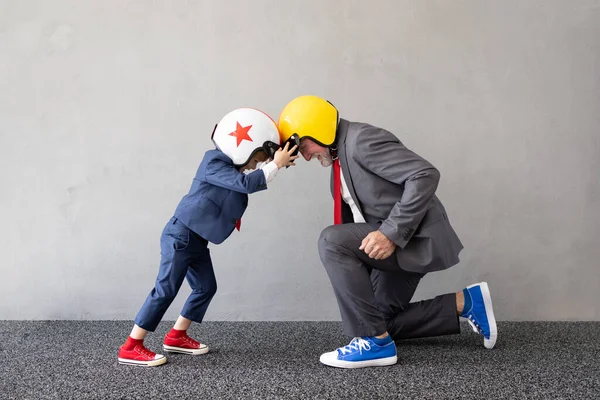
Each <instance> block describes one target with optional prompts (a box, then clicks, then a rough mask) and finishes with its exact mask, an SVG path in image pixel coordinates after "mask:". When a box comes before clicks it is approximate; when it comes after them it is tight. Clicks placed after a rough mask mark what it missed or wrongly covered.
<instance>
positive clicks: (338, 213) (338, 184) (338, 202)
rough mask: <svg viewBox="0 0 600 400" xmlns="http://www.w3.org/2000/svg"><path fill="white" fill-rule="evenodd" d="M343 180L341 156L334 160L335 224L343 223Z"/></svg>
mask: <svg viewBox="0 0 600 400" xmlns="http://www.w3.org/2000/svg"><path fill="white" fill-rule="evenodd" d="M341 188H342V180H341V175H340V160H339V158H338V159H336V160H335V161H334V162H333V224H334V225H338V224H341V223H342V194H341Z"/></svg>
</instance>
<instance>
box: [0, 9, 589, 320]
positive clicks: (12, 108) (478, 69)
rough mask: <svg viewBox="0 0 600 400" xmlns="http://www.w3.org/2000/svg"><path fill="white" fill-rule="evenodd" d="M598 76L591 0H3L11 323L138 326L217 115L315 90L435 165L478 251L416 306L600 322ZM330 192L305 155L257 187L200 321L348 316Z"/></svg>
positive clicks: (1, 156)
mask: <svg viewBox="0 0 600 400" xmlns="http://www.w3.org/2000/svg"><path fill="white" fill-rule="evenodd" d="M599 71H600V2H599V1H597V0H596V1H584V0H581V1H547V0H531V1H518V0H508V1H500V0H497V1H491V2H489V1H485V2H484V1H476V0H469V1H408V0H407V1H398V0H386V1H371V2H364V1H358V0H352V1H341V0H340V1H322V0H321V1H317V0H310V1H306V0H302V1H301V0H293V1H279V0H271V1H267V0H254V1H243V0H237V1H191V0H189V1H183V0H157V1H153V2H149V1H142V0H130V1H121V0H119V1H117V0H109V1H104V0H102V1H101V0H90V1H75V0H73V1H67V0H54V1H33V0H14V1H7V0H0V221H2V226H3V229H2V230H1V231H0V232H1V233H0V254H1V255H2V257H1V258H0V271H1V276H2V279H1V282H2V290H1V291H0V318H1V319H131V318H133V317H134V315H135V313H136V312H137V310H138V308H139V306H140V305H141V303H142V302H143V300H144V298H145V296H146V294H147V292H148V291H149V290H150V288H151V287H152V284H153V282H154V279H155V274H156V271H157V268H158V262H159V251H160V250H159V246H158V241H159V235H160V232H161V229H162V227H163V226H164V224H165V223H166V221H167V220H168V219H169V217H170V216H171V215H172V212H173V210H174V209H175V206H176V205H177V202H178V201H179V199H180V198H181V197H182V196H183V195H184V194H185V193H186V192H187V189H188V187H189V184H190V182H191V178H192V177H193V175H194V172H195V170H196V167H197V164H198V163H199V161H200V159H201V157H202V154H203V153H204V151H205V150H206V149H208V148H209V147H211V142H210V140H209V136H210V133H211V131H212V127H213V124H214V123H215V122H216V121H217V120H218V119H219V118H220V117H221V116H222V115H223V114H224V113H226V112H227V111H229V110H230V109H232V108H236V107H240V106H254V107H258V108H262V109H264V110H265V111H267V112H268V113H271V114H272V115H273V116H274V117H275V118H276V117H277V115H278V113H279V111H280V110H281V108H282V107H283V106H284V105H285V103H286V102H287V101H289V100H290V99H291V98H293V97H295V96H297V95H301V94H307V93H312V94H317V95H320V96H324V97H326V98H328V99H330V100H331V101H332V102H334V103H335V104H336V105H337V106H338V107H339V109H340V110H341V114H342V116H343V117H345V118H347V119H351V120H359V121H366V122H370V123H373V124H375V125H379V126H382V127H385V128H388V129H390V130H391V131H393V132H394V133H395V134H396V135H397V136H398V137H399V138H401V140H403V141H404V142H405V144H406V145H407V146H409V147H410V148H412V149H413V150H415V151H416V152H418V153H420V154H421V155H422V156H424V157H425V158H427V159H428V160H430V161H431V162H432V163H433V164H434V165H436V166H437V167H438V168H439V169H440V171H441V173H442V181H441V185H440V188H439V192H438V194H439V196H440V197H441V199H442V200H443V201H444V203H445V205H446V207H447V209H448V212H449V214H450V217H451V220H452V222H453V224H454V226H455V227H456V230H457V232H458V233H459V235H460V237H461V239H462V240H463V242H464V244H465V247H466V248H465V250H464V252H463V253H462V257H461V258H462V262H461V264H460V265H459V266H457V267H455V268H453V269H452V270H450V271H445V272H440V273H435V274H432V275H430V276H428V277H427V278H426V279H425V280H424V281H423V284H422V287H421V288H420V289H419V290H418V293H417V297H418V298H425V297H429V296H433V295H435V294H438V293H443V292H448V291H456V290H458V289H461V288H462V287H463V286H465V285H467V284H470V283H472V282H476V281H480V280H487V281H488V282H489V283H490V285H491V289H492V292H493V296H494V302H495V307H496V312H497V314H498V317H499V318H500V319H504V320H507V319H508V320H563V319H566V320H598V319H600V295H599V294H598V290H599V289H600V278H599V276H600V272H599V270H600V267H599V264H600V261H599V260H600V239H599V235H600V183H599V170H600V135H599V129H600V74H599ZM332 207H333V206H332V201H331V199H330V197H329V189H328V173H327V171H326V170H324V169H322V168H321V167H320V166H318V165H316V164H315V165H312V164H307V163H306V162H301V163H300V165H299V166H298V167H296V168H295V169H290V170H287V171H285V172H283V173H281V175H280V176H279V177H278V179H277V180H276V181H275V182H274V184H273V185H272V188H271V190H269V191H267V192H264V193H260V194H256V195H253V196H252V197H251V201H250V207H249V210H248V211H247V213H246V215H245V216H244V223H243V228H242V231H241V233H234V234H233V236H232V237H231V238H230V239H229V240H228V241H227V242H225V244H223V245H220V246H213V250H212V254H213V257H214V264H215V266H216V273H217V277H218V281H219V292H218V294H217V296H216V297H215V299H214V301H213V304H212V305H211V307H210V309H209V313H208V315H207V318H210V319H226V320H315V319H316V320H329V319H338V318H339V313H338V310H337V305H336V303H335V299H334V297H333V294H332V291H331V288H330V285H329V281H328V279H327V276H326V274H325V272H324V270H323V268H322V266H321V264H320V262H319V259H318V255H317V248H316V240H317V237H318V235H319V232H320V230H321V229H322V228H323V227H325V226H326V225H328V224H329V223H330V221H331V219H332ZM289 210H295V211H296V213H294V214H291V213H290V212H289ZM284 214H287V217H285V218H284V217H283V215H284ZM284 233H286V234H287V237H284V236H283V234H284ZM188 291H189V289H188V287H187V286H185V287H184V288H183V289H182V291H181V292H180V297H179V298H178V300H177V301H176V302H175V303H174V305H173V307H172V308H171V310H170V311H169V313H168V315H167V318H174V317H175V316H176V315H177V314H178V311H179V307H180V306H181V304H182V302H183V298H184V297H185V294H186V293H188Z"/></svg>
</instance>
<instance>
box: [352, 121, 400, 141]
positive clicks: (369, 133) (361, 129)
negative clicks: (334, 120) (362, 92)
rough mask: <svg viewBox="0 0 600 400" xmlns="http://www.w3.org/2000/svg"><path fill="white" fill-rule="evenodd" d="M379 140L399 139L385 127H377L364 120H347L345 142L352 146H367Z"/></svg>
mask: <svg viewBox="0 0 600 400" xmlns="http://www.w3.org/2000/svg"><path fill="white" fill-rule="evenodd" d="M380 141H384V142H389V141H394V142H397V141H399V140H398V138H397V137H396V136H395V135H394V134H393V133H391V132H390V131H388V130H387V129H384V128H380V127H377V126H375V125H372V124H368V123H365V122H348V134H347V137H346V143H348V144H350V145H351V146H353V147H362V146H365V147H368V146H370V145H371V144H373V143H377V142H380Z"/></svg>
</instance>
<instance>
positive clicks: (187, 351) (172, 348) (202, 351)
mask: <svg viewBox="0 0 600 400" xmlns="http://www.w3.org/2000/svg"><path fill="white" fill-rule="evenodd" d="M163 349H164V350H165V351H168V352H169V353H180V354H190V355H193V356H197V355H200V354H206V353H208V346H206V347H203V348H201V349H184V348H183V347H175V346H167V345H166V344H163Z"/></svg>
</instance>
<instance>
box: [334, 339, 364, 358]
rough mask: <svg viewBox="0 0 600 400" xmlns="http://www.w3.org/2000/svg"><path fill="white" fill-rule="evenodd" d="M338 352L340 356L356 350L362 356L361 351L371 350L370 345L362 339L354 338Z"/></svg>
mask: <svg viewBox="0 0 600 400" xmlns="http://www.w3.org/2000/svg"><path fill="white" fill-rule="evenodd" d="M339 350H340V351H341V352H342V355H344V354H346V353H350V352H352V351H356V350H358V351H359V352H360V354H362V352H363V350H366V351H369V350H371V344H370V343H369V342H367V341H366V340H365V339H363V338H360V337H355V338H354V339H352V341H351V342H350V344H347V345H346V346H344V347H340V349H339Z"/></svg>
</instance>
